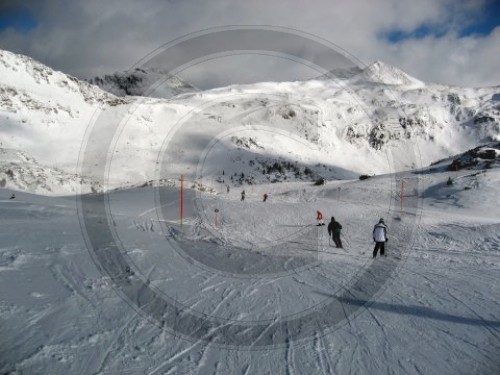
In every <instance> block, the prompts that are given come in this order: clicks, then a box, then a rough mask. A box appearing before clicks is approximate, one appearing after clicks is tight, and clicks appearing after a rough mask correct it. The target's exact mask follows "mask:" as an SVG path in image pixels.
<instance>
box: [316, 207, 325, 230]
mask: <svg viewBox="0 0 500 375" xmlns="http://www.w3.org/2000/svg"><path fill="white" fill-rule="evenodd" d="M316 220H318V227H319V226H320V225H325V223H324V222H323V213H322V212H321V211H320V210H318V211H316Z"/></svg>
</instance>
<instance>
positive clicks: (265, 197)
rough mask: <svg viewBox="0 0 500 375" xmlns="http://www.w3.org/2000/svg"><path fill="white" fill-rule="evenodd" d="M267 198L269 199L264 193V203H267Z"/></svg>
mask: <svg viewBox="0 0 500 375" xmlns="http://www.w3.org/2000/svg"><path fill="white" fill-rule="evenodd" d="M267 197H269V195H268V194H267V193H264V202H265V201H267Z"/></svg>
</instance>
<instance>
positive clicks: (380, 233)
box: [373, 218, 389, 258]
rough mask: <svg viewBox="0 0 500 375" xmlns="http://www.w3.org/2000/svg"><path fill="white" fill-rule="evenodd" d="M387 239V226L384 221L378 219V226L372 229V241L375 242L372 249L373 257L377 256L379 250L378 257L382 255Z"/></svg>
mask: <svg viewBox="0 0 500 375" xmlns="http://www.w3.org/2000/svg"><path fill="white" fill-rule="evenodd" d="M388 240H389V239H388V238H387V225H385V223H384V219H382V218H381V219H380V220H379V221H378V224H376V225H375V226H374V227H373V241H375V248H374V249H373V257H374V258H375V257H376V256H377V252H378V250H379V249H380V255H384V250H385V249H384V245H385V243H386V242H387V241H388Z"/></svg>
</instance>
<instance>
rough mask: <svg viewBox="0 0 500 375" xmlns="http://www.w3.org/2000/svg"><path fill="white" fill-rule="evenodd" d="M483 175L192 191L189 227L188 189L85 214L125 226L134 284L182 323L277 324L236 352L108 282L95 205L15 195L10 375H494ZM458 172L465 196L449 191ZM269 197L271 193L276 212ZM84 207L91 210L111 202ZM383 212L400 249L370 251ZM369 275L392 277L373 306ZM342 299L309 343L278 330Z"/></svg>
mask: <svg viewBox="0 0 500 375" xmlns="http://www.w3.org/2000/svg"><path fill="white" fill-rule="evenodd" d="M473 174H474V173H471V171H467V170H463V171H459V172H457V175H455V172H447V171H444V170H438V171H436V170H430V169H425V170H422V171H420V172H419V173H418V174H416V173H413V172H411V171H410V172H404V173H400V174H398V175H396V176H395V175H383V176H378V177H374V178H371V179H368V180H364V181H360V180H343V181H337V182H333V181H332V182H329V183H327V185H324V186H314V185H313V184H312V183H310V182H293V183H283V184H269V185H264V184H262V185H255V186H254V187H253V188H251V187H250V188H249V187H246V193H247V194H246V199H245V201H243V202H241V201H240V192H241V190H240V189H237V188H233V189H231V191H230V192H229V193H227V191H226V190H224V189H223V187H224V185H222V184H220V185H221V186H220V191H218V192H217V193H213V192H208V191H207V192H200V191H199V190H195V189H187V190H186V192H185V200H186V203H185V214H186V217H185V218H184V221H183V225H182V226H181V225H180V222H179V190H178V188H177V187H176V186H171V187H157V188H154V187H144V188H134V189H124V190H118V191H115V192H111V193H109V194H108V195H107V196H106V201H107V208H108V211H107V213H106V215H105V216H99V211H98V210H90V212H88V213H87V215H90V217H92V215H95V217H93V219H92V220H94V221H93V222H95V223H96V225H97V224H98V223H106V222H109V223H112V224H111V225H110V226H111V227H112V228H114V235H115V236H116V238H115V240H116V241H119V242H120V244H121V248H120V249H121V250H120V251H121V252H122V255H123V257H124V259H127V261H128V262H129V264H130V267H131V268H132V270H133V273H130V275H129V276H127V278H130V280H131V282H132V280H133V278H134V277H140V278H144V279H147V281H148V285H149V286H150V287H151V288H154V290H156V291H158V292H159V293H161V295H162V296H163V297H164V298H165V299H168V300H169V301H171V302H172V303H174V302H175V303H176V304H177V305H178V306H182V308H183V309H185V310H184V311H185V314H188V312H190V313H193V314H197V316H201V317H205V318H206V319H222V320H224V321H228V322H232V323H230V325H232V324H243V325H244V324H247V325H249V326H252V325H255V324H257V322H260V323H261V324H263V325H264V326H265V327H266V330H267V332H271V333H274V334H275V336H272V335H270V336H269V337H268V336H266V333H265V332H263V334H262V336H260V337H258V338H256V339H255V341H254V342H252V341H247V342H245V341H238V345H236V344H234V343H233V345H224V344H220V343H218V342H216V339H217V337H216V336H214V337H213V338H214V342H210V341H209V340H206V338H205V339H204V338H203V337H198V336H197V329H199V327H198V326H196V324H193V325H192V326H184V325H183V324H184V323H185V321H184V320H183V317H184V315H183V314H181V315H179V316H177V318H176V320H174V324H173V325H172V327H173V328H174V329H173V330H172V329H171V328H172V327H165V326H161V325H160V324H159V323H158V321H156V319H155V317H154V316H152V315H149V314H148V313H147V312H151V311H152V310H149V309H148V304H147V303H146V302H147V301H141V298H142V299H143V298H144V296H145V293H144V292H145V291H144V290H142V291H139V292H137V293H136V294H134V295H133V296H135V297H134V298H133V299H131V298H129V297H130V295H129V296H128V297H125V294H127V293H128V292H127V291H124V290H122V291H120V288H119V287H118V286H117V284H116V283H115V281H114V280H115V279H114V277H113V276H112V275H106V273H105V272H102V271H103V267H104V269H105V268H106V267H105V266H103V265H102V264H100V263H99V261H98V257H99V254H104V253H99V252H93V251H89V250H87V246H86V243H85V241H88V239H85V238H83V236H82V230H81V225H83V224H85V220H82V217H84V216H85V213H82V212H78V211H81V210H82V205H81V204H79V203H78V202H77V200H75V198H68V197H66V198H65V197H59V198H58V197H47V196H39V195H31V194H28V193H22V192H16V199H14V200H9V199H8V198H9V197H10V194H11V191H10V190H5V189H4V190H1V191H0V208H1V209H0V215H1V219H0V220H1V223H2V231H1V244H2V245H1V246H0V283H1V285H2V288H1V289H0V290H1V292H0V293H1V294H0V296H1V301H2V302H1V305H0V309H1V310H0V316H1V317H2V342H3V344H2V345H1V346H0V358H1V360H0V369H1V371H2V372H3V373H13V374H15V373H19V374H21V373H23V374H24V373H40V374H49V373H50V374H69V373H82V374H138V373H147V374H227V373H231V374H236V373H243V374H267V373H280V374H281V373H283V374H285V373H290V374H330V373H336V374H337V373H338V374H345V373H356V374H368V373H395V374H396V373H405V374H422V373H424V374H472V373H474V374H493V373H497V372H498V371H499V370H500V368H499V366H500V364H499V362H498V353H499V351H500V306H499V302H498V301H500V286H499V284H498V275H499V271H500V260H499V257H498V254H499V250H500V247H499V246H500V236H499V233H500V231H499V229H500V223H499V221H498V213H497V212H496V211H494V210H493V209H492V207H494V206H496V207H498V204H499V203H500V202H499V201H498V186H499V182H500V171H499V170H498V169H490V170H487V171H486V172H482V173H479V174H476V175H473ZM450 175H451V176H452V177H455V184H454V185H453V186H447V185H446V183H445V182H446V179H447V178H448V176H450ZM401 178H405V180H406V181H407V184H410V181H411V180H412V179H415V178H419V179H420V181H421V182H422V187H421V192H422V193H421V194H422V197H421V198H422V201H423V206H421V207H419V206H418V205H417V204H416V202H417V201H418V200H417V198H416V197H412V191H411V190H409V191H408V193H407V194H406V196H405V199H406V202H407V203H406V204H405V206H404V208H403V211H401V210H400V207H399V204H400V203H399V197H398V195H397V188H395V186H397V184H395V183H394V181H399V179H401ZM467 186H469V187H471V188H470V189H468V190H464V188H465V187H467ZM339 187H340V188H341V189H340V190H339V189H338V188H339ZM214 190H217V189H214ZM263 191H267V192H269V193H270V198H269V200H268V201H267V202H265V203H264V202H262V192H263ZM160 195H161V196H162V197H163V198H161V199H160V198H159V196H160ZM82 199H87V203H88V204H87V205H86V206H85V207H87V208H88V207H92V204H94V203H93V202H97V201H98V200H99V196H98V195H92V196H87V197H85V198H82ZM96 204H97V203H96ZM215 208H217V209H218V210H219V211H218V213H217V214H218V218H217V220H216V219H215V212H214V211H215ZM318 208H321V209H323V211H324V213H325V214H326V217H327V219H328V218H329V216H330V215H332V214H334V215H335V217H336V218H337V219H338V220H339V221H340V222H341V223H342V225H343V226H344V230H343V235H342V238H343V241H344V246H345V249H344V250H343V249H336V248H334V247H332V246H330V245H329V243H328V236H327V233H326V229H325V228H326V227H316V226H315V220H314V219H315V212H316V209H318ZM488 208H489V209H488ZM380 216H383V217H385V219H386V221H387V222H388V224H389V242H388V244H387V250H386V252H387V257H382V258H380V257H377V258H376V259H372V258H371V251H372V247H373V243H372V241H371V229H372V227H373V225H374V224H375V223H376V222H377V220H378V218H379V217H380ZM78 218H80V220H78ZM327 221H328V220H327ZM405 231H406V232H405ZM404 233H411V236H410V237H406V236H405V237H404V238H411V239H412V241H411V243H408V244H403V243H401V241H400V238H398V237H400V236H404ZM103 246H104V245H103ZM96 256H97V258H96ZM375 271H376V272H375ZM366 272H373V275H372V276H373V280H374V282H375V279H376V278H377V277H379V276H380V275H381V274H382V273H384V272H387V273H388V274H389V277H388V279H387V280H386V282H385V283H383V285H382V287H381V288H380V290H378V291H377V292H376V293H375V294H373V296H371V297H370V299H367V300H364V299H361V298H359V293H358V294H357V292H356V291H355V290H354V289H352V285H353V281H355V280H356V279H357V278H359V275H362V274H363V273H366ZM130 285H131V286H130V288H131V289H129V292H130V291H134V288H133V285H134V283H133V282H132V283H131V284H130ZM350 288H351V289H350ZM346 291H347V292H346ZM348 292H349V293H350V294H349V293H348ZM134 293H135V292H134ZM349 296H350V297H349ZM332 301H336V303H340V305H341V306H343V308H344V310H343V311H345V312H346V315H345V316H343V317H342V316H340V318H339V321H338V322H337V323H336V324H335V325H332V326H330V327H321V329H315V327H320V326H321V325H320V324H319V323H318V324H317V325H316V324H309V323H311V320H307V319H306V320H304V326H303V327H302V328H303V330H304V331H307V330H311V331H310V332H308V334H307V335H305V336H303V337H300V334H299V336H298V338H297V339H296V340H294V339H293V338H292V337H290V340H288V339H287V334H290V335H291V336H292V332H291V331H288V332H287V331H279V330H276V326H277V324H278V322H280V321H283V320H286V319H289V318H290V317H294V316H307V313H308V311H313V310H315V309H320V307H321V306H324V305H325V304H328V303H330V302H332ZM138 306H142V308H139V307H138ZM349 312H352V313H349ZM166 313H168V312H166ZM318 318H319V317H318ZM176 322H177V323H176ZM187 322H190V320H188V321H187ZM193 322H195V320H193ZM176 324H177V330H178V331H179V332H176V331H175V329H176ZM183 330H184V331H183ZM181 331H183V332H189V334H188V335H186V334H183V333H181ZM243 338H245V336H243ZM227 339H228V340H234V339H235V337H231V338H229V337H228V338H227Z"/></svg>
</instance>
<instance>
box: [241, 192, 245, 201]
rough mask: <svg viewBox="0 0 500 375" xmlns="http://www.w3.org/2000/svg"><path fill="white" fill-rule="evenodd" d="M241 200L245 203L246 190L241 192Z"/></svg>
mask: <svg viewBox="0 0 500 375" xmlns="http://www.w3.org/2000/svg"><path fill="white" fill-rule="evenodd" d="M241 200H242V201H244V200H245V190H243V191H242V192H241Z"/></svg>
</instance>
